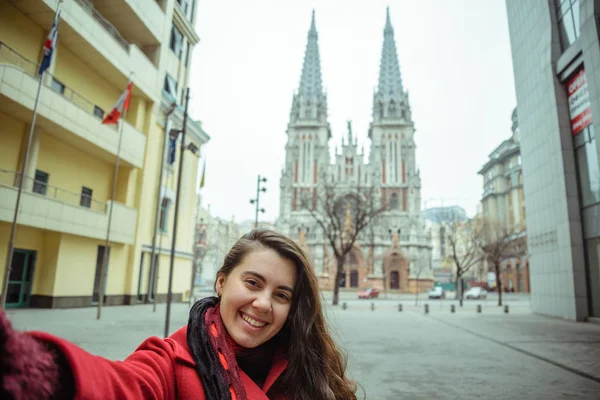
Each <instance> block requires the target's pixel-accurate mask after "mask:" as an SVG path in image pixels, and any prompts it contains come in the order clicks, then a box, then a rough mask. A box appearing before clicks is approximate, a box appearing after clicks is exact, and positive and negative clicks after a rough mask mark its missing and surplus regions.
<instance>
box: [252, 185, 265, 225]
mask: <svg viewBox="0 0 600 400" xmlns="http://www.w3.org/2000/svg"><path fill="white" fill-rule="evenodd" d="M261 182H262V183H266V182H267V178H265V177H262V178H261V176H260V175H258V180H257V181H256V198H254V199H250V204H256V213H255V219H254V228H258V212H259V211H260V212H262V213H263V214H264V213H265V209H264V208H260V207H259V204H260V192H263V193H265V192H266V191H267V188H265V187H263V188H261V187H260V184H261Z"/></svg>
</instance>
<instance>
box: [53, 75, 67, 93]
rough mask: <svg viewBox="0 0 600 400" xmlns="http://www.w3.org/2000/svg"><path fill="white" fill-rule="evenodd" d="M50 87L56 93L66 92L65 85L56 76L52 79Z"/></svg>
mask: <svg viewBox="0 0 600 400" xmlns="http://www.w3.org/2000/svg"><path fill="white" fill-rule="evenodd" d="M50 88H51V89H52V90H54V91H55V92H56V93H60V94H65V85H64V84H63V83H62V82H60V81H57V80H56V79H54V78H52V81H50Z"/></svg>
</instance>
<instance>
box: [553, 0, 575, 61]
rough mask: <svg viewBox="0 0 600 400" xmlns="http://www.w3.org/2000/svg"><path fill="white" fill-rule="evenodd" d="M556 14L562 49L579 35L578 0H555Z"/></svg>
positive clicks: (573, 41)
mask: <svg viewBox="0 0 600 400" xmlns="http://www.w3.org/2000/svg"><path fill="white" fill-rule="evenodd" d="M555 4H556V16H557V19H558V28H559V31H560V42H561V44H562V48H563V50H565V49H567V48H568V47H569V46H570V45H572V44H573V43H575V40H577V38H578V37H579V33H580V30H579V29H580V27H579V0H555Z"/></svg>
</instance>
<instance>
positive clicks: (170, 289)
mask: <svg viewBox="0 0 600 400" xmlns="http://www.w3.org/2000/svg"><path fill="white" fill-rule="evenodd" d="M189 105H190V88H189V87H188V88H187V89H186V90H185V109H184V111H183V124H182V127H181V146H180V149H181V150H180V153H179V170H178V171H177V191H176V192H175V215H174V216H173V238H172V240H171V259H170V263H169V283H168V287H167V313H166V317H165V337H168V336H169V325H170V323H171V302H172V301H173V270H174V269H175V249H176V245H177V220H178V217H179V200H180V198H179V196H180V194H181V176H182V175H183V157H185V134H186V132H187V120H188V107H189Z"/></svg>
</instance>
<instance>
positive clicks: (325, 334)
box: [217, 229, 356, 400]
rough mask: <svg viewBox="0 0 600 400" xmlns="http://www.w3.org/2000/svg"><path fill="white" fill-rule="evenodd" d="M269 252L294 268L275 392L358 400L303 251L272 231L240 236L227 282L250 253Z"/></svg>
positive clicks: (229, 258)
mask: <svg viewBox="0 0 600 400" xmlns="http://www.w3.org/2000/svg"><path fill="white" fill-rule="evenodd" d="M260 249H271V250H274V251H275V252H277V254H279V256H281V257H282V258H285V259H288V260H290V261H292V262H293V263H294V264H295V265H296V273H297V281H296V287H295V288H294V296H293V299H294V300H293V301H292V306H291V308H290V312H289V316H288V320H287V322H286V323H285V325H284V327H283V328H282V330H281V332H280V334H281V335H282V336H283V337H284V338H285V341H284V342H285V343H286V355H287V359H288V366H287V369H286V371H285V372H284V373H283V374H282V375H281V376H280V377H279V379H278V382H276V387H277V388H278V389H279V390H281V391H282V392H284V393H285V394H286V395H288V396H289V397H290V398H291V399H294V400H315V399H319V400H352V399H356V384H355V383H354V382H353V381H351V380H350V379H348V377H347V376H346V373H345V372H346V367H347V359H346V357H345V356H344V355H343V354H342V351H341V350H340V348H339V347H338V345H337V344H336V343H335V341H334V340H333V339H332V337H331V335H330V334H329V330H328V328H327V323H326V321H325V316H324V314H323V305H322V303H321V295H320V293H319V288H318V281H317V276H316V275H315V273H314V271H313V268H312V266H311V264H310V262H309V261H308V258H307V257H306V255H305V254H304V252H303V251H302V249H301V248H300V247H299V246H298V245H297V244H296V243H295V242H294V241H293V240H291V239H289V238H287V237H286V236H284V235H282V234H280V233H277V232H275V231H271V230H265V229H255V230H253V231H251V232H249V233H247V234H245V235H244V236H242V237H241V238H240V239H239V240H238V241H237V242H236V243H235V244H234V245H233V247H232V248H231V250H230V251H229V253H227V255H226V256H225V260H224V262H223V266H222V267H221V268H220V269H219V271H218V273H217V276H219V274H224V275H225V276H227V275H229V273H230V272H231V271H232V270H233V269H234V268H235V267H236V266H238V265H239V264H241V263H242V261H243V259H244V257H246V256H247V255H248V254H250V253H251V252H253V251H256V250H260Z"/></svg>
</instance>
